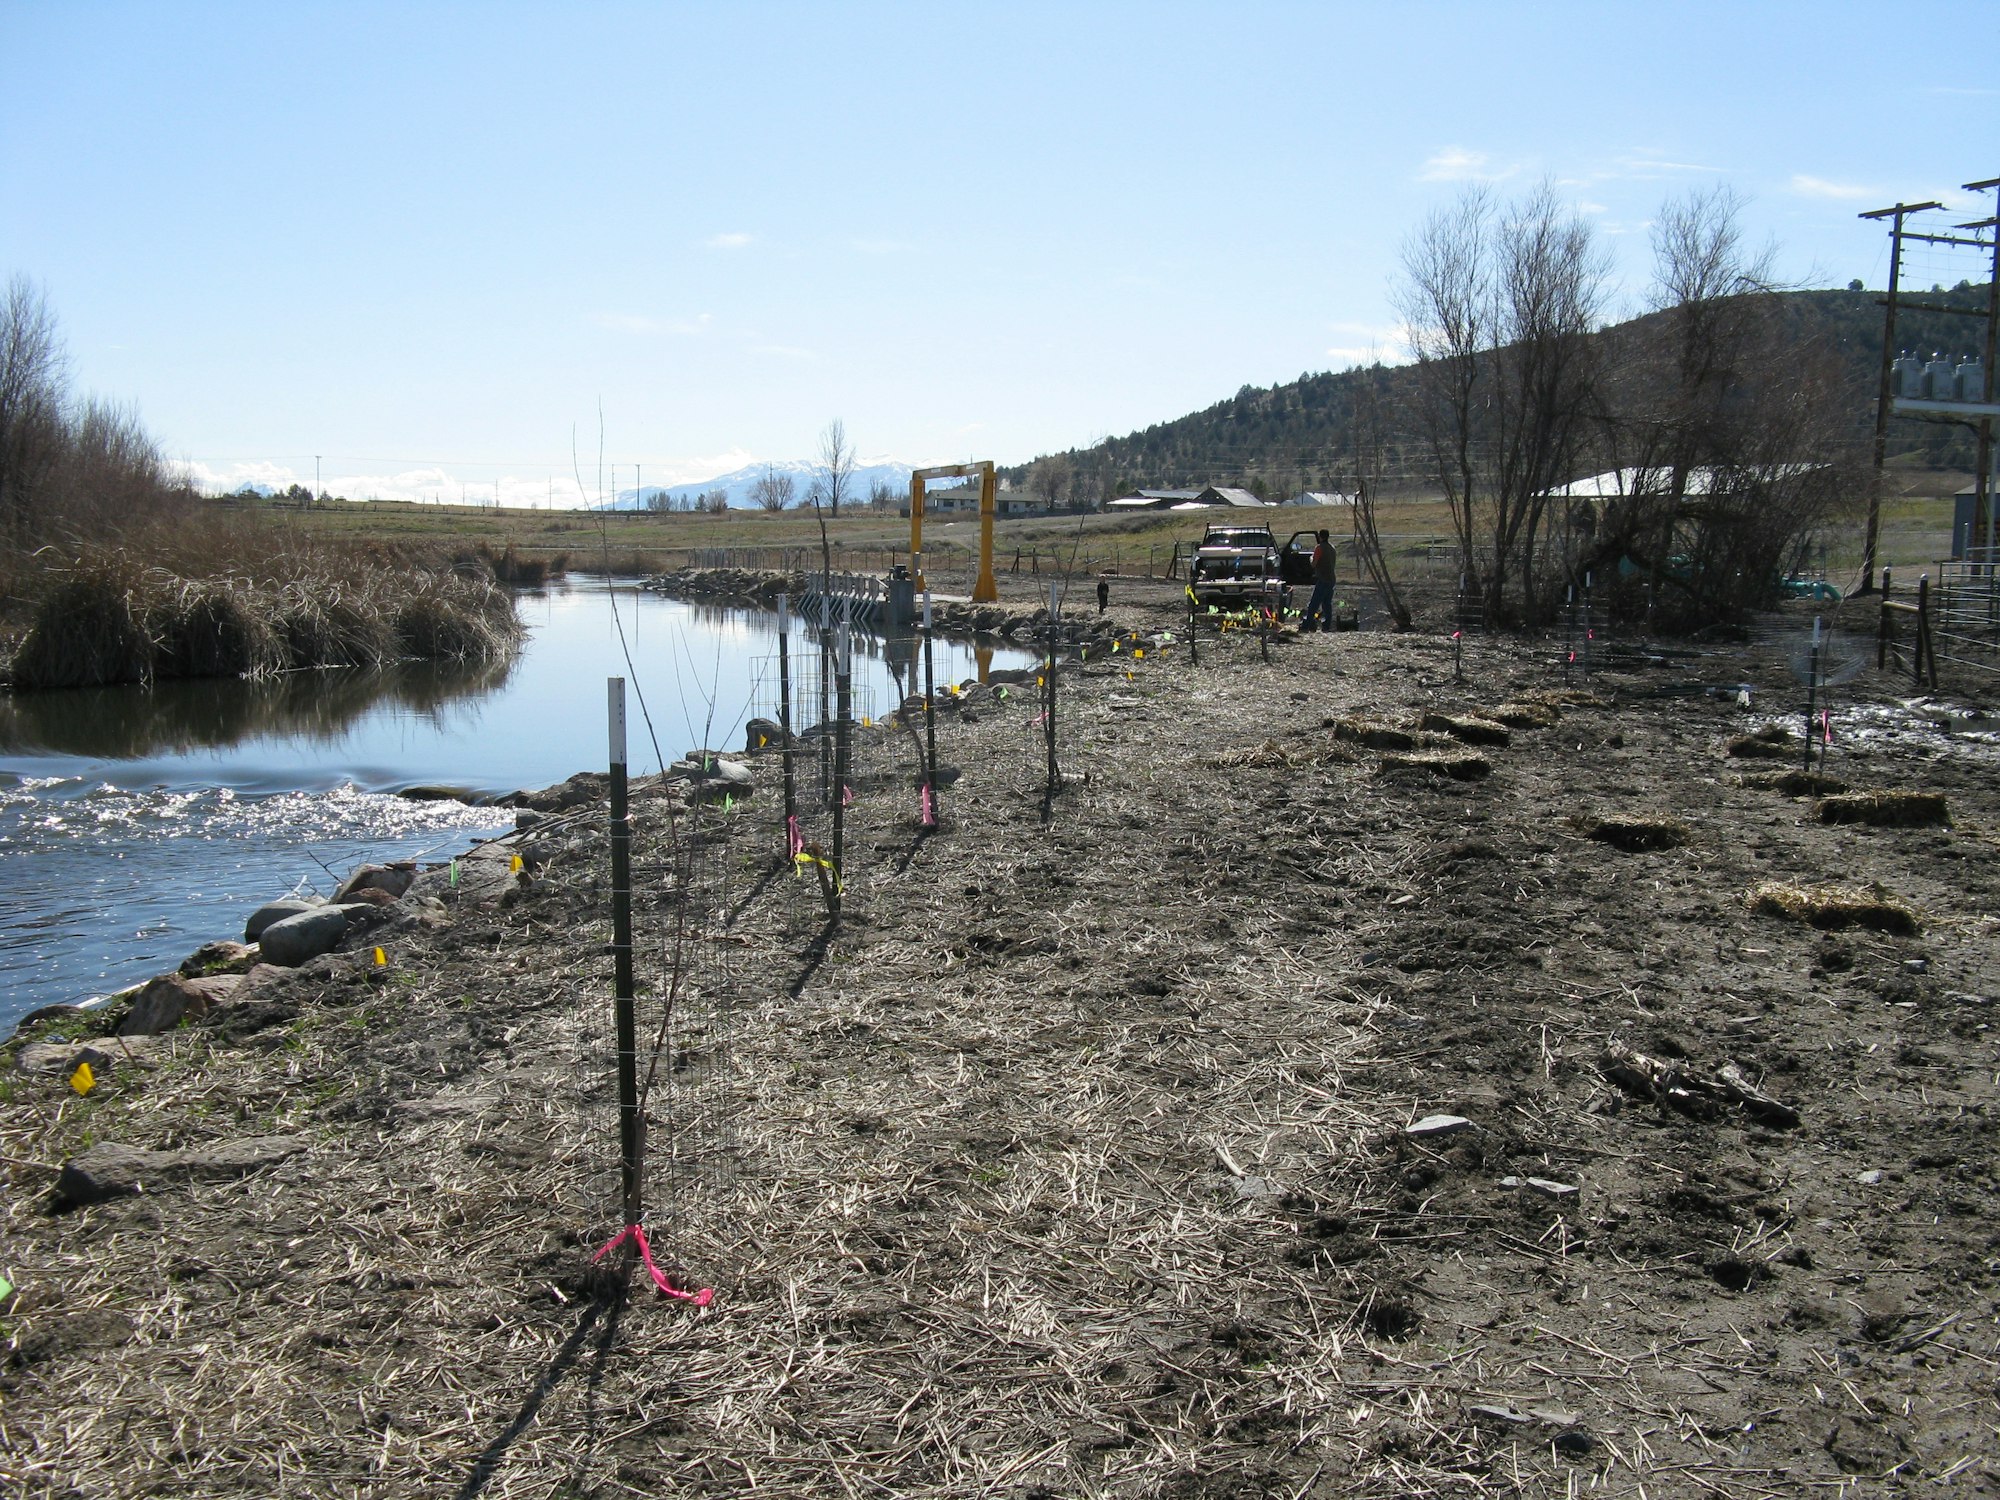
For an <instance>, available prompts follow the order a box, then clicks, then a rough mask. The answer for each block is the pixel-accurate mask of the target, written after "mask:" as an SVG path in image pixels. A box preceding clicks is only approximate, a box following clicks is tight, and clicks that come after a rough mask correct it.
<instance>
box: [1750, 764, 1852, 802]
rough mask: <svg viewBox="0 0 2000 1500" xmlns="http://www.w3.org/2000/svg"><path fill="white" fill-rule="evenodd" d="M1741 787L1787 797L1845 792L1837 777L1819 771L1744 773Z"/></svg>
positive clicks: (1843, 783)
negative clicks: (1777, 793)
mask: <svg viewBox="0 0 2000 1500" xmlns="http://www.w3.org/2000/svg"><path fill="white" fill-rule="evenodd" d="M1741 785H1743V786H1745V787H1748V788H1750V789H1751V790H1752V791H1759V792H1782V793H1784V795H1785V796H1787V797H1831V796H1833V795H1834V794H1836V793H1838V792H1844V791H1846V790H1847V783H1846V782H1844V781H1842V780H1841V779H1840V778H1839V777H1838V776H1828V775H1825V774H1823V773H1821V772H1819V771H1801V770H1798V769H1797V768H1794V769H1792V770H1790V771H1746V772H1744V774H1743V776H1742V778H1741Z"/></svg>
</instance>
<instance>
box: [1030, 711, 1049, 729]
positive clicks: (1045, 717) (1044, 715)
mask: <svg viewBox="0 0 2000 1500" xmlns="http://www.w3.org/2000/svg"><path fill="white" fill-rule="evenodd" d="M1048 722H1049V711H1048V710H1047V709H1046V708H1045V709H1043V710H1042V711H1041V712H1040V713H1038V714H1036V715H1035V716H1034V718H1032V719H1030V720H1028V727H1029V728H1030V729H1040V728H1041V727H1042V726H1043V725H1044V724H1046V723H1048Z"/></svg>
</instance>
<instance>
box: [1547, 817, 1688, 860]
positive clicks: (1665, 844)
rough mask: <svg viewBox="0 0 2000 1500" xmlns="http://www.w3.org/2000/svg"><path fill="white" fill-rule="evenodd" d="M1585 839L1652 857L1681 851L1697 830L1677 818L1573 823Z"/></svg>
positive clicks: (1596, 819)
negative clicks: (1661, 851)
mask: <svg viewBox="0 0 2000 1500" xmlns="http://www.w3.org/2000/svg"><path fill="white" fill-rule="evenodd" d="M1571 821H1572V822H1573V823H1574V824H1575V825H1576V826H1577V827H1578V828H1580V829H1581V830H1582V831H1583V835H1584V837H1585V838H1590V839H1595V840H1597V842H1598V843H1600V844H1609V845H1611V847H1612V848H1614V849H1623V850H1624V851H1625V852H1626V853H1627V854H1651V853H1656V852H1658V851H1659V850H1662V849H1679V848H1681V847H1683V846H1684V845H1686V844H1687V843H1688V842H1689V841H1690V840H1691V839H1693V837H1694V830H1693V829H1691V828H1689V827H1688V826H1687V824H1685V823H1683V822H1681V821H1680V820H1679V819H1677V818H1588V817H1583V818H1575V819H1572V820H1571Z"/></svg>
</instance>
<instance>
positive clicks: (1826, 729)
mask: <svg viewBox="0 0 2000 1500" xmlns="http://www.w3.org/2000/svg"><path fill="white" fill-rule="evenodd" d="M1819 727H1820V733H1821V735H1822V736H1823V738H1822V740H1821V743H1822V744H1827V745H1831V744H1832V743H1833V710H1832V709H1830V708H1823V709H1821V710H1820V711H1819Z"/></svg>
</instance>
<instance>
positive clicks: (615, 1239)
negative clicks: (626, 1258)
mask: <svg viewBox="0 0 2000 1500" xmlns="http://www.w3.org/2000/svg"><path fill="white" fill-rule="evenodd" d="M627 1240H631V1241H632V1242H633V1243H634V1244H636V1245H637V1246H638V1247H639V1259H640V1260H642V1261H644V1262H645V1263H646V1270H647V1272H648V1274H650V1275H651V1276H652V1278H653V1285H654V1286H656V1287H658V1288H659V1289H660V1290H661V1291H662V1292H664V1293H665V1294H666V1295H667V1296H669V1297H678V1298H680V1299H681V1301H683V1302H692V1303H693V1304H694V1305H695V1306H696V1307H706V1306H708V1304H709V1303H711V1302H713V1301H714V1300H715V1288H714V1287H712V1286H705V1287H703V1288H702V1289H701V1290H700V1291H698V1292H684V1291H682V1290H681V1289H680V1288H679V1287H677V1286H675V1285H674V1284H673V1283H672V1282H671V1281H669V1280H667V1278H666V1277H665V1276H664V1275H663V1274H662V1273H661V1271H660V1268H659V1267H658V1266H656V1265H654V1264H653V1247H652V1246H651V1245H649V1244H647V1243H646V1231H645V1230H644V1229H643V1228H641V1227H640V1226H639V1225H637V1224H627V1225H626V1226H625V1227H624V1228H623V1229H621V1230H619V1231H618V1233H616V1234H615V1235H613V1236H612V1237H611V1241H610V1243H609V1244H607V1245H606V1246H605V1247H604V1248H603V1249H602V1250H600V1251H598V1252H597V1254H595V1255H593V1256H591V1257H590V1263H591V1264H592V1265H593V1266H594V1265H596V1264H597V1263H598V1262H599V1261H600V1260H603V1259H604V1257H605V1256H607V1255H609V1254H610V1253H611V1252H612V1251H613V1250H616V1249H617V1248H618V1247H619V1246H620V1245H622V1244H624V1243H625V1242H626V1241H627Z"/></svg>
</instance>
